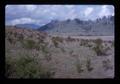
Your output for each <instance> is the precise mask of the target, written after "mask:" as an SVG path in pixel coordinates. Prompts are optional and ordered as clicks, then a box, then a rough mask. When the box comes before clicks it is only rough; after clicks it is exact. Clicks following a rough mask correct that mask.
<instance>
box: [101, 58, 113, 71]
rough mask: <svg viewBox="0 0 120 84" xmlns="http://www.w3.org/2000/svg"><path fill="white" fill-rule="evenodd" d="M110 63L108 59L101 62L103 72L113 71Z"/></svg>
mask: <svg viewBox="0 0 120 84" xmlns="http://www.w3.org/2000/svg"><path fill="white" fill-rule="evenodd" d="M110 62H111V61H110V60H109V59H107V60H104V61H102V63H103V68H104V69H105V70H109V69H113V67H112V65H111V64H110Z"/></svg>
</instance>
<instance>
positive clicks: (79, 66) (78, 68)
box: [76, 62, 84, 73]
mask: <svg viewBox="0 0 120 84" xmlns="http://www.w3.org/2000/svg"><path fill="white" fill-rule="evenodd" d="M76 68H77V72H78V73H81V72H83V71H84V70H83V68H82V64H80V63H79V62H77V63H76Z"/></svg>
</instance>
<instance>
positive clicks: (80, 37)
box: [53, 35, 114, 41]
mask: <svg viewBox="0 0 120 84" xmlns="http://www.w3.org/2000/svg"><path fill="white" fill-rule="evenodd" d="M53 36H59V35H53ZM59 37H63V38H67V37H68V36H59ZM70 37H71V38H77V39H91V40H95V39H98V38H100V39H102V40H104V41H114V36H70Z"/></svg>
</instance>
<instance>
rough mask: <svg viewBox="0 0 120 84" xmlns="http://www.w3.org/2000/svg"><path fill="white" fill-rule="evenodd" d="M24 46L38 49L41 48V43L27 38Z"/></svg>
mask: <svg viewBox="0 0 120 84" xmlns="http://www.w3.org/2000/svg"><path fill="white" fill-rule="evenodd" d="M22 44H23V47H24V48H26V49H37V50H39V49H40V47H39V45H38V44H37V43H36V42H35V41H34V40H32V39H27V40H24V41H22Z"/></svg>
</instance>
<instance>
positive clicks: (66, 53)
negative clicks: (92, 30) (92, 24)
mask: <svg viewBox="0 0 120 84" xmlns="http://www.w3.org/2000/svg"><path fill="white" fill-rule="evenodd" d="M5 30H6V33H5V54H6V74H5V75H6V77H7V78H80V79H82V78H85V79H86V78H90V79H91V78H100V79H101V78H113V77H114V39H112V40H111V39H109V40H105V39H102V38H101V37H96V38H94V39H91V38H79V37H76V38H75V37H71V36H67V37H60V36H50V35H47V34H46V33H44V32H39V31H34V30H30V29H29V30H28V29H19V28H14V27H13V28H6V29H5ZM94 37H95V36H94Z"/></svg>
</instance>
